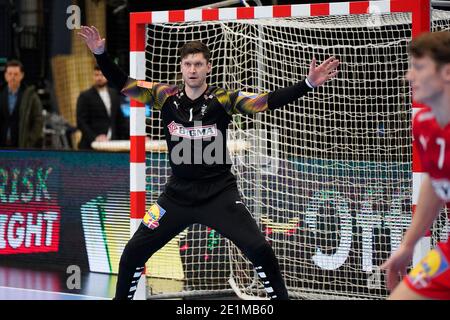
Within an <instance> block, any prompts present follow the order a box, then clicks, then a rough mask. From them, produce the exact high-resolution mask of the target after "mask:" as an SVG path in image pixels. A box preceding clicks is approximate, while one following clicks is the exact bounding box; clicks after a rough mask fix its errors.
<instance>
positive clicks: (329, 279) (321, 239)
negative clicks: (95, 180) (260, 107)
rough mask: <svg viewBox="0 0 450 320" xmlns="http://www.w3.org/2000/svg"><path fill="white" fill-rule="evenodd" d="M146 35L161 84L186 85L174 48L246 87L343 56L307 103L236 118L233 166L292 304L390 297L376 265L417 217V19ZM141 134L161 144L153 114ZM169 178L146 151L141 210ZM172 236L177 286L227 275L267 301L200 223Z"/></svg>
mask: <svg viewBox="0 0 450 320" xmlns="http://www.w3.org/2000/svg"><path fill="white" fill-rule="evenodd" d="M433 16H434V18H435V19H436V20H435V22H434V26H435V28H449V26H450V15H449V14H448V13H446V12H438V11H434V12H433ZM147 38H148V39H147V47H146V50H147V51H146V58H147V65H146V77H147V79H148V80H151V81H157V82H165V83H179V82H180V81H181V76H180V74H179V58H178V56H179V52H178V49H179V48H180V47H181V46H182V45H183V44H184V43H185V42H186V41H190V40H201V41H203V42H204V43H206V44H207V45H208V46H209V48H210V49H211V51H212V65H213V71H212V74H211V76H210V78H209V83H210V84H212V85H217V86H220V87H224V88H226V89H242V90H244V91H249V92H263V91H272V90H275V89H277V88H281V87H286V86H289V85H292V84H293V83H296V82H298V81H300V80H302V79H303V78H304V77H305V76H306V75H307V72H308V68H309V63H310V61H311V60H312V58H313V57H315V58H316V59H317V60H318V61H319V62H321V61H323V60H325V59H326V58H328V57H329V56H331V55H335V56H336V57H338V58H339V59H340V61H341V65H340V67H339V70H340V71H339V74H338V76H337V77H336V79H334V80H332V81H329V82H328V83H327V84H325V85H324V86H323V87H320V88H319V89H317V90H315V92H313V93H309V94H308V95H307V96H305V97H304V98H302V99H300V100H299V101H297V102H295V103H291V104H289V105H288V106H285V107H284V108H281V109H279V110H276V111H272V112H267V113H261V114H257V115H255V116H235V117H234V118H233V122H232V125H231V126H230V131H229V137H230V141H246V142H249V143H248V144H249V145H250V147H249V148H237V149H236V150H235V151H234V152H232V154H231V156H232V159H233V162H234V167H233V172H234V174H235V175H236V176H237V178H238V185H239V188H240V192H241V195H242V197H243V199H244V202H245V203H246V205H247V207H248V208H249V209H250V211H251V212H252V213H253V214H254V217H255V219H256V221H257V223H258V225H259V226H260V227H261V230H262V232H264V233H265V235H266V237H267V239H268V241H269V242H270V243H271V245H272V246H273V248H274V251H275V253H276V255H277V257H278V258H279V262H280V266H281V270H282V273H283V275H284V278H285V280H286V284H287V287H288V289H289V293H290V295H291V296H292V297H297V298H320V297H324V296H325V297H328V298H331V297H337V298H383V297H385V296H386V294H387V291H386V289H385V286H384V281H383V279H382V276H381V274H380V272H379V269H378V267H377V266H379V265H381V264H382V262H383V261H384V260H386V259H387V257H388V256H389V254H390V253H391V251H392V250H394V249H395V248H396V247H397V246H398V245H399V243H400V240H401V237H402V234H403V232H404V230H405V229H406V228H407V227H408V225H409V223H410V220H411V218H410V217H411V195H412V182H411V181H412V166H411V161H412V160H411V159H412V157H411V144H412V141H411V134H410V132H411V127H410V123H411V96H410V91H409V86H408V83H407V82H406V81H405V79H404V74H405V72H406V70H407V66H408V54H407V45H408V43H409V41H410V39H411V17H410V15H409V14H389V15H379V16H374V15H360V16H348V17H347V16H340V17H315V18H289V19H258V20H247V21H244V20H240V21H227V22H192V23H179V24H156V25H149V26H148V32H147ZM147 132H148V134H149V135H150V136H151V138H152V139H153V140H163V135H162V134H163V133H162V124H161V121H160V119H159V112H158V111H154V112H153V113H152V116H151V117H150V118H149V119H147ZM169 171H170V169H169V164H168V159H167V153H160V152H159V153H157V152H148V153H147V206H149V205H150V204H151V203H153V202H155V201H156V199H157V198H158V196H159V195H160V193H161V192H162V190H163V186H164V183H165V182H166V179H167V177H168V175H169ZM443 221H444V220H442V219H440V220H439V221H438V222H437V224H436V230H437V233H439V234H443V233H444V232H442V230H443V228H444V227H445V223H444V222H443ZM177 241H178V242H177V244H178V245H179V248H180V258H181V262H182V271H183V272H182V276H181V281H182V282H183V288H182V289H181V290H182V291H183V292H188V291H192V290H211V291H217V290H224V289H227V288H229V285H228V282H227V280H228V277H229V275H230V274H232V277H233V280H234V281H235V283H236V285H237V287H238V288H239V290H240V292H241V293H244V294H247V295H250V296H265V293H264V290H262V287H261V286H260V284H259V282H258V281H257V279H256V278H255V274H254V272H253V269H252V267H251V265H250V264H249V263H248V261H247V260H246V259H245V257H244V256H243V255H242V254H241V252H240V251H239V250H238V249H237V248H236V247H234V245H232V244H230V243H228V242H227V240H225V239H223V238H222V237H220V235H218V234H217V233H215V231H214V230H210V229H208V228H207V227H204V226H199V225H195V226H193V227H191V228H189V229H188V230H186V231H185V233H183V235H182V236H181V237H179V239H178V240H177ZM169 269H170V268H168V269H167V270H166V271H165V274H166V276H167V277H168V278H171V277H175V276H171V271H170V270H169ZM178 271H179V270H178ZM151 272H152V271H151V270H150V274H151ZM176 274H177V275H179V272H178V273H176ZM162 277H164V276H162Z"/></svg>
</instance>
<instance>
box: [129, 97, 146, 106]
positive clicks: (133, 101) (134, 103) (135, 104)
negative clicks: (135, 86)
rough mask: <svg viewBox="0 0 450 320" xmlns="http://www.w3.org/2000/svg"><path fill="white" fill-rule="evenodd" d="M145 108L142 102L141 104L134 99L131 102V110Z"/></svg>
mask: <svg viewBox="0 0 450 320" xmlns="http://www.w3.org/2000/svg"><path fill="white" fill-rule="evenodd" d="M144 106H145V104H144V103H141V102H139V101H137V100H134V99H131V100H130V107H131V108H142V107H144Z"/></svg>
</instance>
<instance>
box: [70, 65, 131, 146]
mask: <svg viewBox="0 0 450 320" xmlns="http://www.w3.org/2000/svg"><path fill="white" fill-rule="evenodd" d="M107 84H108V81H107V80H106V78H105V77H104V76H103V73H102V72H101V70H100V68H99V67H98V66H96V67H95V68H94V85H93V86H92V87H91V88H90V89H88V90H86V91H83V92H82V93H81V94H80V96H79V97H78V101H77V126H78V129H80V130H81V133H82V137H81V141H80V144H79V146H78V147H79V149H92V147H91V143H92V142H93V141H100V142H102V141H109V140H121V139H128V138H129V134H128V130H127V125H126V119H125V117H124V116H123V114H122V111H121V109H120V97H119V94H118V93H117V91H115V90H114V89H112V88H109V87H108V85H107Z"/></svg>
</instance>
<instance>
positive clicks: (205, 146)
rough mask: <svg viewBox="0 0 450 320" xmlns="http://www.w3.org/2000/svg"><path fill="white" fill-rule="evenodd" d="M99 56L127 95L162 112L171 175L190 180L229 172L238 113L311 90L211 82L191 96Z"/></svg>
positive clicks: (285, 101)
mask: <svg viewBox="0 0 450 320" xmlns="http://www.w3.org/2000/svg"><path fill="white" fill-rule="evenodd" d="M96 59H97V63H98V64H99V66H100V68H101V70H102V72H103V74H104V75H105V77H106V78H107V79H108V81H110V82H112V83H113V84H114V85H115V86H116V87H118V88H119V89H121V92H122V93H123V94H125V95H127V96H129V97H131V98H132V99H135V100H137V101H139V102H141V103H145V104H149V105H150V106H151V107H152V108H153V109H155V110H160V111H161V117H162V124H163V126H164V134H165V139H166V142H167V146H168V150H169V161H170V165H171V168H172V173H173V174H174V175H175V176H177V177H180V178H184V179H188V180H197V179H205V178H213V177H215V176H219V175H222V174H224V173H225V172H227V171H229V170H230V168H231V160H230V158H229V154H228V150H227V147H226V146H227V133H226V130H227V128H228V125H229V123H230V121H231V119H232V115H233V114H239V113H240V114H253V113H257V112H263V111H266V110H268V109H275V108H278V107H281V106H284V105H286V104H288V103H290V102H292V101H294V100H296V99H298V98H300V97H301V96H303V95H305V94H306V93H307V92H309V91H310V90H312V89H311V88H309V87H308V85H307V84H306V83H305V81H302V82H300V83H298V84H296V85H294V86H291V87H287V88H282V89H279V90H275V91H273V92H270V93H261V94H253V93H247V92H243V91H239V90H237V91H230V90H225V89H223V88H218V87H212V86H208V87H207V89H206V91H205V92H204V93H203V94H202V95H201V96H200V97H198V98H197V99H195V100H191V99H190V98H189V97H188V96H187V95H186V93H185V91H184V88H183V87H178V86H175V85H169V84H163V83H153V82H146V81H139V80H134V79H131V78H129V77H128V76H126V75H125V74H124V73H123V72H122V71H121V70H120V69H119V68H118V67H117V66H116V65H115V64H114V63H112V61H111V60H110V59H109V58H108V56H107V54H106V53H103V54H101V55H96Z"/></svg>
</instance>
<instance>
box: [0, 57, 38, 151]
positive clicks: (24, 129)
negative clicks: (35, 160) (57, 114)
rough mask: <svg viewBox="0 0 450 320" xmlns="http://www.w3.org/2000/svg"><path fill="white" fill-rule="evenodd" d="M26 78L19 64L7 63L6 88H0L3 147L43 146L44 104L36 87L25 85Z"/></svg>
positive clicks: (0, 141) (0, 129)
mask: <svg viewBox="0 0 450 320" xmlns="http://www.w3.org/2000/svg"><path fill="white" fill-rule="evenodd" d="M24 75H25V72H24V67H23V65H22V63H21V62H20V61H17V60H11V61H9V62H8V63H7V64H6V69H5V80H6V85H4V86H1V87H0V147H7V148H41V147H42V137H43V130H42V128H43V117H42V104H41V101H40V100H39V97H38V95H37V94H36V91H35V90H34V88H33V87H27V86H25V85H24V84H23V82H22V80H23V78H24Z"/></svg>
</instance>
